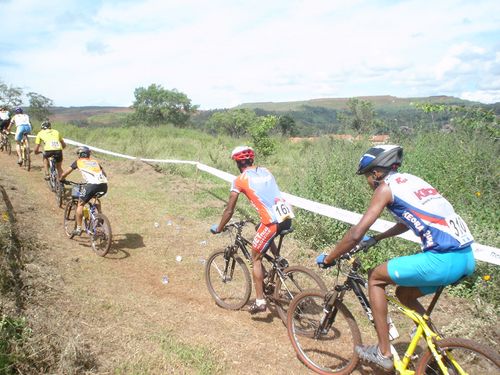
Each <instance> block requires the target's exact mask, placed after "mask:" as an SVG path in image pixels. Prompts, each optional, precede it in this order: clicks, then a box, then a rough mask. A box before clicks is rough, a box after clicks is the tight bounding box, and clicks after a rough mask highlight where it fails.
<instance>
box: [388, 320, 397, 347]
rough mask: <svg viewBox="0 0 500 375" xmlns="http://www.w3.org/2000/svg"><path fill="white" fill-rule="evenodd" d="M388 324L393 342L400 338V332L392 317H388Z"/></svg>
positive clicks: (390, 338)
mask: <svg viewBox="0 0 500 375" xmlns="http://www.w3.org/2000/svg"><path fill="white" fill-rule="evenodd" d="M387 324H388V326H389V340H390V341H392V340H395V339H397V338H398V337H399V332H398V330H397V328H396V326H395V325H394V323H393V321H392V319H391V317H390V316H387Z"/></svg>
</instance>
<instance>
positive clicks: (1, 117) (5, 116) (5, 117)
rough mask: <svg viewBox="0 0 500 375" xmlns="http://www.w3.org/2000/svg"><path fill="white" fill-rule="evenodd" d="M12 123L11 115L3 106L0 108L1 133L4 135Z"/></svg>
mask: <svg viewBox="0 0 500 375" xmlns="http://www.w3.org/2000/svg"><path fill="white" fill-rule="evenodd" d="M9 122H10V113H9V110H8V109H7V108H6V107H4V106H2V107H0V133H3V132H4V130H6V129H7V127H8V126H9Z"/></svg>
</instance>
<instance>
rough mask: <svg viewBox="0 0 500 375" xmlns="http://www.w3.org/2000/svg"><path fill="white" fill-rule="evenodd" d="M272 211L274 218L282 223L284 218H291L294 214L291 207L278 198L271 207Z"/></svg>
mask: <svg viewBox="0 0 500 375" xmlns="http://www.w3.org/2000/svg"><path fill="white" fill-rule="evenodd" d="M272 209H273V212H274V214H275V215H276V220H278V223H282V222H283V221H285V220H286V219H293V218H294V217H295V215H294V214H293V211H292V207H291V206H290V205H289V204H288V203H287V202H286V201H283V200H279V201H278V202H277V203H276V204H275V205H274V206H273V207H272Z"/></svg>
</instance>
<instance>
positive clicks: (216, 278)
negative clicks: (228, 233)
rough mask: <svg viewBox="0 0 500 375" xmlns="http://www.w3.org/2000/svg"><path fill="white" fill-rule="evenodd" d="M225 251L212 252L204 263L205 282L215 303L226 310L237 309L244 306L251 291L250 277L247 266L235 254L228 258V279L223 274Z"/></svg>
mask: <svg viewBox="0 0 500 375" xmlns="http://www.w3.org/2000/svg"><path fill="white" fill-rule="evenodd" d="M224 254H225V251H224V250H218V251H215V252H213V253H212V254H211V255H210V256H209V257H208V259H207V262H206V264H205V283H206V284H207V288H208V292H209V293H210V295H211V296H212V298H213V299H214V300H215V303H216V304H217V305H218V306H220V307H222V308H224V309H228V310H239V309H241V308H242V307H243V306H245V305H246V304H247V302H248V300H249V299H250V294H251V293H252V279H251V277H250V272H249V271H248V267H247V265H246V264H245V262H244V261H243V259H241V258H240V257H239V256H237V255H234V254H233V255H231V256H230V258H229V267H231V272H230V273H231V275H232V276H231V277H230V279H227V278H226V279H225V280H224V277H225V276H223V273H224V269H225V265H226V260H225V257H224Z"/></svg>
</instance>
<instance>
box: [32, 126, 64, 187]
mask: <svg viewBox="0 0 500 375" xmlns="http://www.w3.org/2000/svg"><path fill="white" fill-rule="evenodd" d="M41 128H42V130H40V131H39V132H38V134H37V135H36V139H35V144H36V146H35V150H34V151H35V154H39V153H40V152H41V151H40V144H41V142H43V144H44V146H43V165H44V167H45V180H48V179H49V158H50V157H51V156H53V157H54V160H55V162H56V168H57V175H58V176H59V177H60V176H61V175H62V174H63V170H62V161H63V152H62V150H63V148H65V147H66V143H65V142H64V139H63V138H62V137H61V134H60V133H59V132H58V131H57V130H55V129H52V125H51V123H50V121H49V120H46V121H44V122H42V125H41Z"/></svg>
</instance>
